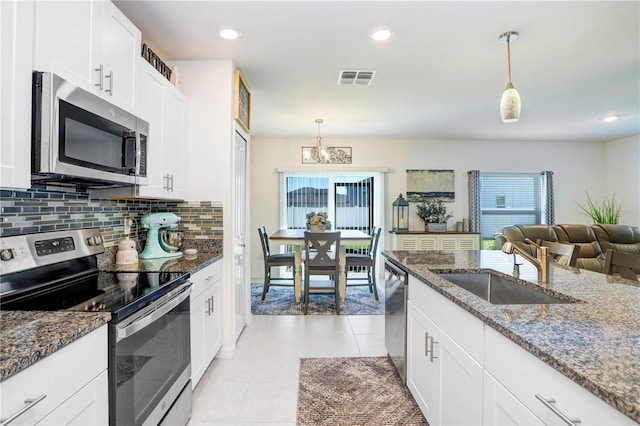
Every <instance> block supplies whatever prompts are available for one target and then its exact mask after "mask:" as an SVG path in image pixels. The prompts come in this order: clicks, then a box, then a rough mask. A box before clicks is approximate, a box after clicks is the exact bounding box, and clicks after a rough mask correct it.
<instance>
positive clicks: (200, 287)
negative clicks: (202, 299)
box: [190, 260, 222, 299]
mask: <svg viewBox="0 0 640 426" xmlns="http://www.w3.org/2000/svg"><path fill="white" fill-rule="evenodd" d="M221 279H222V262H221V261H219V260H218V261H216V262H215V263H213V264H211V265H209V266H207V267H206V268H204V269H201V270H199V271H198V272H196V273H195V274H192V275H191V278H190V281H191V282H192V283H193V291H192V292H191V299H195V298H196V297H198V296H199V295H200V294H201V293H202V292H203V291H205V290H206V289H207V288H209V287H211V286H212V285H213V284H215V283H216V282H218V281H220V280H221Z"/></svg>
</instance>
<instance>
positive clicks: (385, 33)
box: [370, 28, 392, 41]
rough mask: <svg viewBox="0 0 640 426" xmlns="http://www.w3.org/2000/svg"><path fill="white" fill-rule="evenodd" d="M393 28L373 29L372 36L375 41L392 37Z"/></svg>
mask: <svg viewBox="0 0 640 426" xmlns="http://www.w3.org/2000/svg"><path fill="white" fill-rule="evenodd" d="M391 34H392V33H391V30H390V29H389V28H376V29H374V30H373V31H371V34H370V37H371V38H372V39H374V40H375V41H384V40H389V39H390V38H391Z"/></svg>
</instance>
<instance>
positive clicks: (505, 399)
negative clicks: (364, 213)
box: [407, 276, 636, 426]
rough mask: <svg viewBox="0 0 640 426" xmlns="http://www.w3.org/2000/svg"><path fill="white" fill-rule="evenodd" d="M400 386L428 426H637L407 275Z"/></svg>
mask: <svg viewBox="0 0 640 426" xmlns="http://www.w3.org/2000/svg"><path fill="white" fill-rule="evenodd" d="M407 387H408V388H409V390H410V391H411V393H412V395H413V396H414V398H415V400H416V402H417V403H418V405H419V406H420V408H421V409H422V412H423V413H424V415H425V417H426V418H427V420H428V421H429V423H430V424H438V425H440V424H443V425H444V424H466V425H469V424H474V425H479V424H484V425H539V424H546V425H563V424H576V425H578V424H579V425H581V426H583V425H614V424H615V425H627V424H628V425H632V424H636V423H635V422H633V421H632V420H631V419H630V418H629V417H627V416H625V415H624V414H622V413H621V412H620V411H618V410H616V409H615V408H613V407H612V406H611V405H609V404H607V403H606V402H604V401H603V400H602V399H600V398H598V397H597V396H595V395H594V394H593V393H591V392H589V391H587V390H586V389H584V388H583V387H581V386H580V385H579V384H577V383H576V382H574V381H573V380H571V379H569V378H567V377H566V376H564V375H563V374H561V373H560V372H558V371H557V370H555V369H554V368H553V367H551V366H549V365H547V364H545V363H544V362H543V361H541V360H540V359H539V358H537V357H536V356H535V355H533V354H531V353H529V352H527V351H526V350H524V349H523V348H522V347H520V346H519V345H517V344H516V343H514V342H512V341H511V340H509V339H508V338H507V337H505V336H503V335H502V334H500V333H499V332H498V331H496V330H494V329H493V328H491V327H489V326H486V325H485V324H484V323H483V322H482V321H481V320H480V319H478V318H476V317H474V316H472V315H470V314H469V313H468V312H466V311H465V310H464V309H462V308H461V307H459V306H457V305H456V304H455V303H453V302H451V301H450V300H448V299H446V298H445V297H443V296H442V295H440V294H439V293H438V292H436V291H435V290H433V289H431V288H430V287H429V286H428V285H426V284H424V283H422V282H420V281H419V280H417V279H416V278H414V277H412V276H410V277H409V303H408V307H407Z"/></svg>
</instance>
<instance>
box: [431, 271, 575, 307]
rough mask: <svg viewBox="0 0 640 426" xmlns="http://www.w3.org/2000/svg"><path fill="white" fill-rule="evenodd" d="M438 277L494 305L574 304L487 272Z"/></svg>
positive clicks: (569, 300)
mask: <svg viewBox="0 0 640 426" xmlns="http://www.w3.org/2000/svg"><path fill="white" fill-rule="evenodd" d="M440 277H442V278H444V279H446V280H447V281H450V282H452V283H453V284H455V285H457V286H458V287H460V288H463V289H465V290H467V291H469V292H471V293H473V294H475V295H476V296H479V297H482V298H483V299H484V300H486V301H488V302H490V303H493V304H494V305H520V304H530V305H547V304H551V303H575V302H576V300H571V299H563V298H560V297H557V296H554V295H551V294H547V293H543V292H542V291H539V290H535V289H532V288H529V287H525V286H523V285H522V284H518V283H517V282H515V281H511V280H509V279H507V278H503V277H501V276H498V275H494V274H491V273H488V272H480V273H451V274H440Z"/></svg>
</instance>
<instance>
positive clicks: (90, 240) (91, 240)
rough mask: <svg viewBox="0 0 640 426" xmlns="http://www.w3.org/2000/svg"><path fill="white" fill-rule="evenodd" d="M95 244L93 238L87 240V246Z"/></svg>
mask: <svg viewBox="0 0 640 426" xmlns="http://www.w3.org/2000/svg"><path fill="white" fill-rule="evenodd" d="M95 244H96V240H95V239H94V238H93V237H89V238H87V245H90V246H93V245H95Z"/></svg>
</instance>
